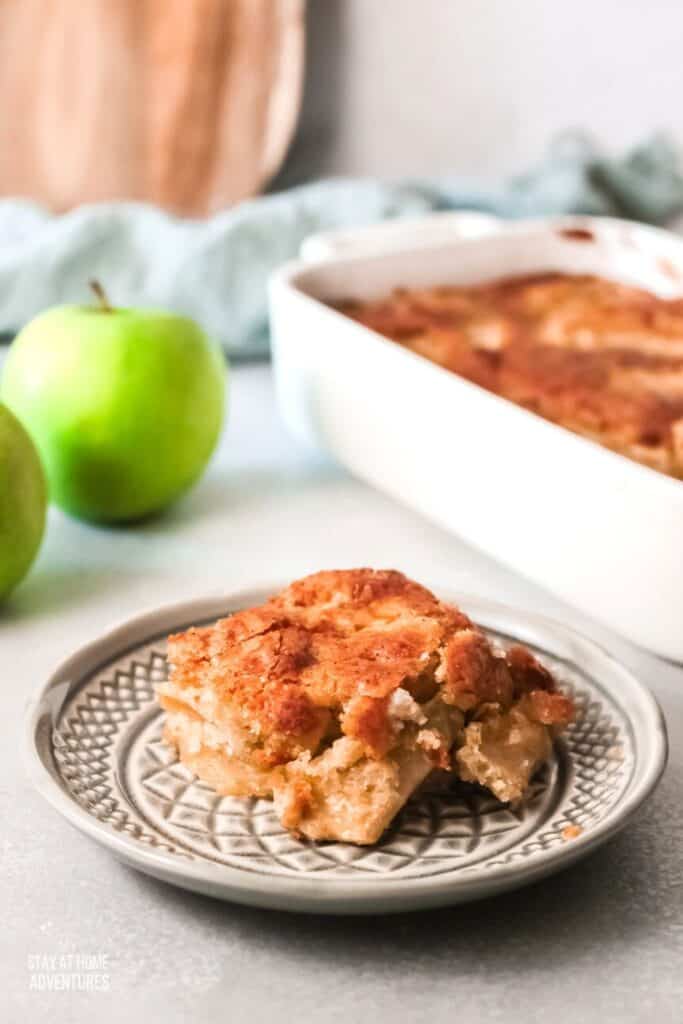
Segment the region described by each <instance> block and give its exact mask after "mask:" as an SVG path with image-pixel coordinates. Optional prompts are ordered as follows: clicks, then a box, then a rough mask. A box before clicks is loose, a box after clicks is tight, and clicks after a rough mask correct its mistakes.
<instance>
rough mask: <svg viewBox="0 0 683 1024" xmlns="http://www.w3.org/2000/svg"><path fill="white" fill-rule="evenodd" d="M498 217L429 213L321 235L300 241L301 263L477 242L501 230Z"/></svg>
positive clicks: (457, 212) (471, 212)
mask: <svg viewBox="0 0 683 1024" xmlns="http://www.w3.org/2000/svg"><path fill="white" fill-rule="evenodd" d="M503 224H504V222H503V221H501V219H500V218H499V217H494V216H493V215H492V214H489V213H481V212H479V211H478V210H454V211H448V212H443V213H431V214H429V215H428V216H426V217H417V218H413V217H411V218H405V219H403V218H399V219H397V220H389V221H382V222H381V223H379V224H371V225H370V226H369V227H364V228H343V229H340V230H335V231H322V232H319V233H318V234H315V235H310V236H309V237H308V238H306V239H304V241H303V243H302V245H301V253H300V255H301V259H302V260H305V261H306V262H307V263H320V262H323V261H326V260H331V259H339V258H344V257H346V256H375V255H382V254H383V253H388V252H397V251H400V250H402V249H415V248H421V247H422V246H433V245H439V244H440V243H444V244H446V243H448V242H452V241H453V240H454V239H460V238H478V237H480V236H482V235H490V234H494V233H495V232H497V231H500V230H502V227H503Z"/></svg>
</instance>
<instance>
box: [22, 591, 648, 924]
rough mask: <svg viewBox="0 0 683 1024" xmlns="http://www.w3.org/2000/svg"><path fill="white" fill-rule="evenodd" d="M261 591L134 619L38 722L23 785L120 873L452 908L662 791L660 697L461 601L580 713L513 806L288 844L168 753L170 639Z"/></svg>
mask: <svg viewBox="0 0 683 1024" xmlns="http://www.w3.org/2000/svg"><path fill="white" fill-rule="evenodd" d="M276 589H277V587H276V586H274V587H271V588H268V590H267V591H265V590H259V591H256V592H250V593H243V594H237V595H234V596H233V597H222V598H213V599H207V600H203V601H195V602H190V603H186V604H181V605H175V606H173V607H170V608H162V609H160V610H158V611H155V612H151V613H149V614H146V615H142V616H139V617H138V618H136V619H133V620H131V621H130V622H128V623H126V624H125V625H123V626H121V627H119V628H118V629H115V630H114V631H113V632H111V633H109V634H107V635H106V636H104V637H102V638H101V639H99V640H96V641H94V642H93V643H90V644H88V645H87V646H86V647H83V648H82V649H81V650H79V651H78V652H77V653H76V654H74V655H73V657H72V658H70V659H69V660H68V661H67V662H66V663H64V664H63V665H62V666H61V667H60V668H59V669H58V670H57V671H56V672H55V674H54V675H53V676H52V678H51V679H50V680H49V681H48V683H47V685H46V686H45V688H44V689H43V691H42V692H41V694H40V695H39V697H38V698H37V699H36V701H35V702H34V703H33V704H32V705H31V708H30V709H29V715H28V767H29V772H30V775H31V778H32V781H33V782H34V784H35V785H36V786H37V788H38V789H39V790H40V792H42V793H43V795H44V796H45V797H46V798H47V799H48V800H49V801H50V803H52V804H53V805H54V806H55V807H56V808H57V809H58V810H59V811H60V812H61V813H62V814H63V815H64V816H65V817H66V818H68V819H69V821H71V822H72V824H74V825H76V826H77V827H78V828H80V829H81V830H82V831H84V832H86V833H87V834H88V835H90V836H92V837H93V838H95V839H97V840H98V841H100V842H102V843H104V844H105V845H106V846H108V847H109V848H110V849H111V850H112V851H113V852H114V853H115V854H116V855H117V856H118V857H119V858H120V859H121V860H123V861H125V862H127V863H129V864H131V865H133V866H134V867H137V868H139V869H141V870H142V871H145V872H147V873H148V874H150V875H155V876H156V877H158V878H162V879H164V880H165V881H168V882H172V883H174V884H176V885H180V886H183V887H185V888H188V889H194V890H197V891H200V892H204V893H208V894H210V895H212V896H217V897H221V898H224V899H229V900H235V901H239V902H243V903H249V904H253V905H258V906H268V907H274V908H278V909H286V910H298V911H309V912H326V913H376V912H378V911H382V912H388V911H400V910H409V909H416V908H419V907H431V906H438V905H443V904H451V903H459V902H463V901H466V900H471V899H476V898H478V897H481V896H487V895H491V894H493V893H496V892H500V891H502V890H504V889H511V888H514V887H516V886H519V885H521V884H524V883H526V882H531V881H533V880H535V879H537V878H540V877H542V876H543V875H546V874H548V873H550V872H551V871H555V870H557V869H559V868H560V867H563V866H565V865H567V864H570V863H572V862H573V861H575V860H576V859H577V858H578V857H580V856H582V855H583V854H585V853H587V852H588V851H589V850H591V849H593V848H594V847H595V846H596V845H597V844H598V843H601V842H603V841H604V840H605V839H607V838H608V837H609V836H610V835H612V834H613V833H614V832H615V831H616V830H617V829H619V828H620V827H621V826H623V825H624V823H625V822H626V820H627V819H628V817H629V816H630V815H631V814H632V813H633V811H635V809H636V808H637V807H638V806H639V804H640V803H641V802H642V801H643V800H644V799H645V798H646V796H647V795H648V794H649V793H650V792H651V791H652V789H653V788H654V786H655V785H656V783H657V781H658V779H659V777H660V775H661V772H662V770H663V767H664V763H665V760H666V732H665V728H664V724H663V722H662V718H661V714H660V712H659V709H658V707H657V705H656V703H655V701H654V699H653V698H652V696H651V695H650V694H649V693H648V692H647V690H645V689H644V688H643V687H642V686H641V685H640V684H639V683H638V681H637V680H636V679H635V678H634V677H633V676H632V675H631V674H630V672H628V671H627V669H626V668H624V667H623V666H622V665H620V664H619V663H618V662H617V661H615V660H614V659H613V658H612V657H610V655H608V654H607V653H605V652H604V651H603V650H602V649H601V648H599V647H597V646H596V645H595V644H593V643H592V642H591V641H589V640H587V639H585V638H583V637H581V636H579V635H577V634H576V633H573V632H571V631H569V630H568V629H566V628H564V627H562V626H560V625H558V624H556V623H554V622H550V621H548V620H545V619H542V618H539V617H537V616H532V615H528V614H526V613H523V612H515V611H513V610H512V609H509V608H505V607H503V606H501V605H497V604H495V603H493V602H489V601H484V600H481V599H478V598H466V597H465V598H462V597H457V596H455V597H453V595H443V591H442V589H441V588H435V589H436V590H437V591H438V592H439V593H441V594H442V596H446V597H450V598H451V599H454V600H456V601H457V602H458V603H459V604H461V606H462V607H463V608H464V609H465V610H466V611H467V612H468V613H469V614H470V615H471V616H472V617H473V618H474V619H475V620H476V621H478V622H479V623H481V624H482V625H483V626H484V627H485V628H486V630H487V631H488V633H489V634H490V635H491V636H492V638H494V639H495V640H496V641H497V642H499V643H500V644H501V645H503V646H504V645H505V644H507V643H510V642H512V641H513V640H515V641H516V640H519V641H522V642H523V643H526V644H528V645H529V646H530V647H532V649H534V651H535V652H536V653H537V654H538V655H539V656H540V657H541V658H542V660H543V661H544V662H545V663H546V664H547V665H548V666H549V667H550V668H551V669H552V670H553V671H554V672H555V673H556V675H557V676H558V678H559V679H560V680H561V683H562V686H563V688H564V689H565V690H567V691H568V692H570V693H571V694H572V695H573V696H574V699H575V701H576V704H577V709H578V711H577V718H576V721H575V722H574V723H573V725H572V726H571V727H570V728H569V729H568V730H567V732H566V733H565V734H564V735H563V736H562V738H561V739H560V740H559V741H558V742H557V743H556V745H555V751H554V756H553V759H552V761H551V762H550V763H549V764H548V765H547V766H546V767H545V768H544V769H543V770H542V771H541V772H540V773H539V774H538V776H537V777H536V778H535V779H534V782H533V784H532V786H531V788H530V792H529V794H528V796H527V799H526V800H525V801H524V804H523V806H521V807H518V808H511V807H509V806H507V805H504V804H500V803H499V802H498V801H496V800H495V799H494V798H493V797H491V796H489V795H488V794H486V793H483V792H481V791H480V790H478V789H476V788H474V787H468V786H464V785H457V784H456V785H454V786H453V785H452V786H450V787H447V788H444V787H443V786H441V788H438V787H433V788H432V789H430V788H425V789H423V790H422V791H421V792H419V793H418V794H417V795H416V796H414V797H413V799H412V800H411V801H410V802H409V803H408V805H407V806H406V807H405V809H404V810H403V812H402V813H401V814H400V815H399V817H398V818H397V819H396V820H395V822H394V823H393V824H392V827H391V828H390V829H389V830H388V831H387V833H386V834H385V835H384V836H383V838H382V840H381V841H380V842H379V843H377V844H376V845H375V846H372V847H358V846H352V845H349V844H345V843H313V842H310V841H300V840H297V839H294V838H293V837H292V836H291V835H290V834H289V833H288V832H286V831H285V830H284V829H283V828H282V826H281V825H280V823H279V821H278V819H277V818H276V816H275V815H274V814H273V811H272V807H271V804H270V803H269V801H266V800H255V799H249V800H246V799H237V798H233V797H220V796H217V795H216V794H215V793H214V792H213V791H212V790H211V789H210V788H209V787H208V786H206V785H205V784H204V783H202V782H200V781H199V780H198V779H196V777H195V776H193V775H192V773H191V772H189V771H188V770H187V769H186V768H185V767H184V766H183V765H181V764H180V762H179V761H178V760H177V758H176V756H175V753H174V752H173V751H172V750H171V749H170V748H168V747H167V746H166V745H165V744H164V743H163V741H162V740H161V727H162V723H163V713H162V712H161V710H160V709H159V708H158V706H157V705H156V702H155V699H154V684H155V683H157V682H160V681H162V680H163V679H165V678H166V672H167V664H166V656H165V650H166V648H165V637H166V635H167V634H168V633H169V632H173V631H177V630H179V629H183V628H185V627H186V626H187V625H189V624H192V623H201V622H210V621H212V620H214V619H216V618H218V617H220V616H221V615H225V614H229V613H230V612H232V611H236V610H237V609H239V608H243V607H246V606H248V605H252V604H256V603H259V602H260V601H262V600H263V599H264V598H265V596H266V595H267V594H268V593H273V592H274V591H275V590H276Z"/></svg>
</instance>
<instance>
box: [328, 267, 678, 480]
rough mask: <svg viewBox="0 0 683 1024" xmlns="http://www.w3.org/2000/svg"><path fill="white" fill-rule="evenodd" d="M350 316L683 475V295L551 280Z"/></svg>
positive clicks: (399, 297) (431, 292)
mask: <svg viewBox="0 0 683 1024" xmlns="http://www.w3.org/2000/svg"><path fill="white" fill-rule="evenodd" d="M341 308H342V309H343V311H344V312H346V313H347V314H348V315H349V316H352V317H353V318H354V319H355V320H358V321H360V322H361V323H363V324H365V325H366V326H368V327H370V328H372V329H373V330H376V331H378V332H379V333H381V334H385V335H387V336H388V337H390V338H393V339H394V340H395V341H397V342H399V343H400V344H402V345H404V346H405V347H406V348H409V349H410V350H411V351H413V352H416V353H417V354H419V355H422V356H424V357H425V358H427V359H430V360H432V361H433V362H436V363H438V364H439V365H441V366H443V367H445V368H446V369H449V370H452V371H453V372H454V373H457V374H459V375H460V376H462V377H466V378H467V379H468V380H470V381H472V382H474V383H475V384H479V385H480V386H481V387H484V388H487V389H488V390H489V391H493V392H495V393H496V394H499V395H502V396H503V397H505V398H509V399H510V400H511V401H513V402H516V403H517V404H519V405H523V406H525V407H526V408H527V409H530V410H531V411H533V412H536V413H538V414H540V415H541V416H544V417H545V418H546V419H549V420H552V421H553V422H555V423H559V424H561V425H563V426H565V427H568V428H569V429H570V430H574V431H576V432H577V433H581V434H583V435H584V436H587V437H590V438H591V439H592V440H595V441H598V442H600V443H602V444H604V445H606V446H607V447H609V448H612V449H614V450H615V451H618V452H620V453H622V454H624V455H628V456H629V457H630V458H633V459H636V460H637V461H639V462H642V463H644V464H645V465H648V466H650V467H652V468H654V469H658V470H661V471H663V472H665V473H669V474H671V475H673V476H678V477H683V299H676V300H665V299H661V298H658V297H657V296H654V295H651V294H649V293H648V292H645V291H642V290H641V289H638V288H632V287H629V286H627V285H623V284H618V283H616V282H614V281H608V280H605V279H602V278H598V277H592V276H589V275H569V274H561V273H547V274H536V275H531V276H526V277H512V278H505V279H502V280H498V281H493V282H488V283H485V284H481V285H474V286H472V285H470V286H466V287H442V288H431V289H413V290H409V291H408V290H405V289H397V290H396V291H395V292H394V294H393V295H391V296H390V297H388V298H386V299H382V300H380V301H375V302H366V303H348V304H344V305H342V307H341Z"/></svg>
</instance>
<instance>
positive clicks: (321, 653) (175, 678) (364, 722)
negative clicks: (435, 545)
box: [157, 569, 573, 844]
mask: <svg viewBox="0 0 683 1024" xmlns="http://www.w3.org/2000/svg"><path fill="white" fill-rule="evenodd" d="M168 657H169V663H170V677H169V681H168V682H165V683H162V684H160V685H159V686H158V688H157V690H158V699H159V702H160V704H161V705H162V707H163V708H164V709H165V711H166V725H165V733H164V736H165V739H166V741H167V742H168V743H171V744H173V745H175V747H177V750H178V753H179V757H180V759H181V761H182V762H183V763H184V764H185V765H186V766H187V767H188V768H190V769H191V770H192V771H193V772H194V773H195V774H196V775H198V776H199V777H200V778H201V779H203V780H204V781H206V782H207V783H208V784H209V785H210V786H211V787H212V788H213V789H215V790H216V792H217V793H220V794H224V795H231V796H256V797H272V799H273V800H274V804H275V809H276V812H277V814H278V816H279V817H280V819H281V821H282V823H283V825H284V826H285V827H286V828H288V829H291V830H292V831H294V832H296V833H298V834H301V835H304V836H308V837H309V838H311V839H316V840H322V839H335V840H342V841H346V842H352V843H362V844H366V843H374V842H376V841H377V840H378V839H379V837H380V836H381V834H382V832H383V831H384V830H385V829H386V827H387V826H388V825H389V823H390V822H391V821H392V819H393V818H394V817H395V815H396V814H397V812H398V811H399V810H400V809H401V807H402V806H403V805H404V804H405V802H406V801H407V800H408V798H409V797H410V795H411V794H412V793H413V792H414V791H415V789H416V788H417V787H418V786H419V785H420V784H421V783H422V782H423V781H424V780H425V779H426V778H427V776H428V775H429V774H430V773H431V772H432V771H433V770H435V769H441V770H443V769H445V770H447V771H452V772H454V773H455V774H456V775H457V777H459V778H460V779H462V780H465V781H468V782H475V783H478V784H479V785H481V786H485V787H486V788H488V789H489V790H490V791H491V792H492V793H493V794H495V796H496V797H498V798H499V799H500V800H502V801H518V800H519V799H520V798H521V797H522V796H523V794H524V791H525V789H526V787H527V786H528V784H529V781H530V779H531V777H532V775H533V773H534V771H535V770H536V769H537V768H538V767H539V765H540V764H541V763H542V762H544V761H545V760H546V759H547V758H548V756H549V754H550V751H551V747H552V739H553V736H554V735H555V734H556V733H557V732H558V731H559V730H560V729H561V728H562V727H563V726H564V725H566V724H567V723H568V722H569V721H570V720H571V718H572V714H573V706H572V703H571V701H570V700H569V699H568V698H567V697H566V696H564V695H563V694H561V693H559V692H558V691H557V689H556V687H555V684H554V681H553V678H552V676H551V675H550V673H549V672H548V671H547V670H546V669H545V668H544V667H543V666H542V665H541V664H540V663H539V662H538V661H537V660H536V659H535V658H534V657H533V656H532V655H531V654H530V653H529V652H528V651H527V650H526V649H525V648H523V647H519V646H515V647H512V648H510V650H508V651H507V653H505V654H503V653H498V652H496V651H495V650H494V649H493V648H492V646H491V644H490V642H489V641H488V639H487V637H486V636H485V635H484V633H483V632H482V631H481V630H480V629H478V628H477V627H476V626H475V625H474V624H473V623H472V622H471V621H470V620H469V619H468V618H467V616H466V615H464V614H463V613H462V612H461V611H459V610H458V609H457V608H456V607H454V606H453V605H449V604H445V603H443V602H441V601H439V600H438V599H437V598H436V597H435V596H434V595H433V594H431V593H430V592H429V591H428V590H427V589H425V588H424V587H422V586H420V585H419V584H417V583H415V582H413V581H412V580H409V579H407V578H406V577H405V576H404V575H403V574H402V573H400V572H394V571H375V570H372V569H354V570H343V571H337V572H334V571H330V572H320V573H316V574H315V575H313V576H308V577H306V578H305V579H301V580H298V581H296V582H295V583H292V584H291V585H290V586H289V587H287V588H286V589H285V590H283V591H282V593H280V594H278V595H277V596H275V597H273V598H271V599H270V600H269V601H267V602H266V603H265V604H263V605H261V606H259V607H257V608H250V609H248V610H245V611H240V612H238V613H236V614H234V615H231V616H230V617H229V618H225V619H221V620H220V621H218V622H216V623H215V625H212V626H206V627H198V628H191V629H188V630H187V631H186V632H184V633H179V634H176V635H175V636H171V637H169V641H168Z"/></svg>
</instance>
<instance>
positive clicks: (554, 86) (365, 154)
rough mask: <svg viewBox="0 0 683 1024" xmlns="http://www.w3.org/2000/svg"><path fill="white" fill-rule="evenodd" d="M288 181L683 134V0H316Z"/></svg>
mask: <svg viewBox="0 0 683 1024" xmlns="http://www.w3.org/2000/svg"><path fill="white" fill-rule="evenodd" d="M308 17H309V68H308V82H307V95H306V101H305V105H304V112H303V117H302V122H301V137H300V140H299V142H298V143H297V146H296V148H295V149H294V150H293V153H292V160H291V162H290V166H289V168H288V175H287V176H288V177H297V176H301V173H302V170H303V173H306V174H307V175H308V174H329V173H344V174H349V173H350V174H355V173H363V174H377V175H402V174H412V173H416V174H417V173H420V174H421V173H425V174H432V173H434V174H438V173H450V172H455V173H462V174H464V175H480V176H481V175H485V176H492V175H497V174H501V173H507V172H510V171H514V170H518V169H521V168H524V167H525V166H527V165H528V164H529V163H530V162H533V161H534V160H536V159H537V158H539V157H540V155H541V154H542V152H543V150H544V148H545V146H546V144H547V143H548V141H549V140H550V139H551V138H552V137H553V135H555V134H556V133H558V132H560V131H562V130H564V129H566V128H572V127H576V126H580V127H583V128H587V129H589V130H590V131H591V132H593V133H594V134H595V136H596V137H597V139H599V140H601V141H604V143H605V144H606V145H607V146H608V147H610V148H614V149H619V148H620V147H622V146H624V145H627V144H628V143H630V142H632V141H635V140H638V139H640V138H642V137H643V136H646V135H648V134H649V133H651V132H653V131H655V130H657V129H665V130H666V129H668V130H670V131H671V132H672V133H673V134H674V136H677V137H679V138H683V0H649V2H647V0H570V2H562V0H310V5H309V15H308Z"/></svg>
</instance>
